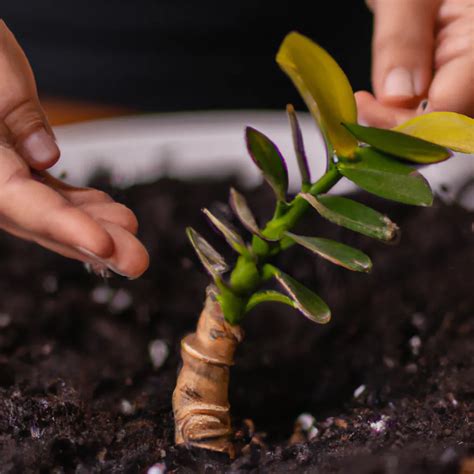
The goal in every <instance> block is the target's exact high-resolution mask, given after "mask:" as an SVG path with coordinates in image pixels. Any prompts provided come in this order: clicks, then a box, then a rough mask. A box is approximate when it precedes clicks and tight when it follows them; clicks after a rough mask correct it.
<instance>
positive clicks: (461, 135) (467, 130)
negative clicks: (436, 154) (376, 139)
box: [394, 112, 474, 153]
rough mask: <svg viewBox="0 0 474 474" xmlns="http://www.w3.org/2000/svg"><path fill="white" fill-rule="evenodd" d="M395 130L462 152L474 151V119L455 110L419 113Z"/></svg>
mask: <svg viewBox="0 0 474 474" xmlns="http://www.w3.org/2000/svg"><path fill="white" fill-rule="evenodd" d="M394 130H397V131H399V132H403V133H406V134H408V135H413V136H414V137H418V138H422V139H423V140H427V141H429V142H432V143H436V144H438V145H441V146H445V147H446V148H449V149H451V150H454V151H459V152H461V153H474V119H472V118H469V117H467V116H465V115H462V114H457V113H455V112H431V113H429V114H424V115H419V116H418V117H415V118H412V119H410V120H408V122H405V123H402V124H401V125H398V127H395V128H394Z"/></svg>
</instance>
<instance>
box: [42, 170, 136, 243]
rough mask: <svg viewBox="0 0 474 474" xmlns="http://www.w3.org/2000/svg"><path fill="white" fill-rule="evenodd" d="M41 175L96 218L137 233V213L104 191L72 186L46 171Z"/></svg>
mask: <svg viewBox="0 0 474 474" xmlns="http://www.w3.org/2000/svg"><path fill="white" fill-rule="evenodd" d="M41 176H42V177H43V180H44V182H45V183H46V184H48V186H51V187H52V188H53V189H55V190H56V191H57V192H58V193H59V194H60V195H61V196H63V197H64V198H65V199H67V200H68V201H69V202H70V203H71V204H74V205H75V206H77V207H79V208H80V209H82V210H83V211H85V212H87V213H88V214H89V215H90V216H92V217H93V218H94V219H96V220H104V221H107V222H110V223H112V224H116V225H119V226H121V227H123V228H124V229H125V230H127V231H128V232H130V233H132V234H134V235H135V234H136V233H137V231H138V221H137V218H136V216H135V214H134V213H133V212H132V211H131V210H130V209H128V207H126V206H124V205H123V204H119V203H117V202H115V201H114V200H113V199H112V198H111V197H110V196H109V195H108V194H106V193H104V192H103V191H99V190H97V189H92V188H77V187H74V186H70V185H68V184H66V183H64V182H63V181H60V180H59V179H57V178H54V177H53V176H51V175H50V174H49V173H46V172H45V173H42V175H41Z"/></svg>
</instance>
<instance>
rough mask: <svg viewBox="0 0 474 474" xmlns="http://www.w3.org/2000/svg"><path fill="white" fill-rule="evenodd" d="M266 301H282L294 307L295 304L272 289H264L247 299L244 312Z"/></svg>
mask: <svg viewBox="0 0 474 474" xmlns="http://www.w3.org/2000/svg"><path fill="white" fill-rule="evenodd" d="M267 302H276V303H283V304H287V305H288V306H291V307H292V308H295V304H294V302H293V300H292V299H290V298H288V296H286V295H284V294H282V293H280V292H278V291H273V290H265V291H257V292H256V293H254V294H253V295H252V296H251V297H250V298H249V300H248V302H247V306H246V307H245V312H246V313H248V312H249V311H250V310H252V309H253V308H255V306H257V305H258V304H260V303H267Z"/></svg>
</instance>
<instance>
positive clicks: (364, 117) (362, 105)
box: [355, 91, 421, 128]
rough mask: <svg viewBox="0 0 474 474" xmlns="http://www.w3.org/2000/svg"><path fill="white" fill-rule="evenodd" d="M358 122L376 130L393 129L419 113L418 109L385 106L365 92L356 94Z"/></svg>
mask: <svg viewBox="0 0 474 474" xmlns="http://www.w3.org/2000/svg"><path fill="white" fill-rule="evenodd" d="M355 98H356V102H357V113H358V122H359V123H361V124H364V125H368V126H371V127H378V128H393V127H396V126H397V125H399V124H401V123H403V122H406V121H407V120H409V119H411V118H412V117H414V116H416V115H418V114H419V113H421V110H420V109H416V108H413V109H408V108H401V107H394V106H391V105H386V104H383V103H381V102H380V101H378V100H377V99H376V98H375V97H374V96H373V95H372V94H370V93H369V92H366V91H360V92H356V94H355Z"/></svg>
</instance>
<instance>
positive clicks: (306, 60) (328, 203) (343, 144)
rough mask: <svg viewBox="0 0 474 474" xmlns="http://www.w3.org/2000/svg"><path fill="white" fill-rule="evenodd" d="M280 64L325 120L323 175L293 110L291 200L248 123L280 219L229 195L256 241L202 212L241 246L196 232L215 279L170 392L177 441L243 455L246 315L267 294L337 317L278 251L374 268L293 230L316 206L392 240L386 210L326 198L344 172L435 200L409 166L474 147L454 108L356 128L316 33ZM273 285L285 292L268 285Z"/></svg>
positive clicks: (340, 221)
mask: <svg viewBox="0 0 474 474" xmlns="http://www.w3.org/2000/svg"><path fill="white" fill-rule="evenodd" d="M276 59H277V62H278V64H279V65H280V67H281V68H282V69H283V71H285V73H286V74H287V75H288V76H289V77H290V78H291V80H292V81H293V83H294V85H295V86H296V87H297V89H298V91H299V92H300V94H301V95H302V97H303V99H304V101H305V102H306V104H307V106H308V108H309V110H310V112H311V114H312V115H313V117H314V118H315V120H316V123H317V124H318V125H319V127H320V129H321V131H322V133H323V136H324V138H325V142H326V155H327V156H326V160H327V162H326V171H325V173H324V174H323V175H322V176H321V177H320V178H319V179H317V180H316V181H312V180H311V177H310V172H309V168H308V163H307V158H306V154H305V150H304V146H303V138H302V135H301V131H300V128H299V126H298V121H297V118H296V115H295V111H294V109H293V107H292V106H288V109H287V112H288V116H289V121H290V125H291V131H292V134H293V141H294V148H295V153H296V158H297V162H298V165H299V169H300V172H301V178H302V183H301V192H300V193H299V194H297V195H296V197H294V198H293V199H290V200H289V199H288V197H287V185H288V175H287V168H286V165H285V161H284V159H283V157H282V156H281V154H280V152H279V150H278V148H277V147H276V145H275V144H274V143H273V142H272V141H270V139H269V138H267V137H266V136H265V135H264V134H262V133H260V132H258V131H257V130H255V129H253V128H250V127H248V128H247V129H246V131H245V135H246V141H247V148H248V151H249V154H250V156H251V157H252V159H253V161H254V162H255V164H256V165H257V166H258V167H259V168H260V171H261V172H262V175H263V177H264V178H265V180H266V181H267V182H268V184H269V185H270V186H271V188H272V189H273V191H274V194H275V198H276V204H275V210H274V214H273V217H272V218H271V219H270V220H269V221H268V222H266V224H265V226H263V227H259V226H258V225H257V222H256V220H255V218H254V217H253V215H252V212H251V210H250V208H249V206H248V205H247V202H246V200H245V198H244V197H243V196H242V195H241V194H239V193H238V192H237V191H236V190H234V189H231V191H230V204H231V207H232V209H233V211H234V213H235V215H236V217H237V218H238V219H239V220H240V222H241V223H242V224H243V226H244V227H245V228H246V229H247V230H248V231H249V232H250V234H251V235H252V238H251V242H250V243H247V242H245V241H244V238H243V237H242V236H240V235H239V234H238V233H237V232H236V231H235V230H234V229H233V228H232V227H231V226H230V225H229V224H228V223H227V222H225V221H224V220H222V219H220V218H218V217H216V216H215V215H213V214H212V213H211V212H210V211H209V210H207V209H204V213H205V214H206V216H207V217H208V219H209V220H210V221H211V223H212V224H213V226H214V227H215V228H216V229H217V230H218V231H219V232H220V233H221V234H222V235H223V237H224V238H225V240H226V241H227V243H228V244H229V245H230V246H231V247H232V249H233V250H234V251H235V252H237V254H238V257H237V260H236V262H235V264H234V265H233V266H232V267H229V265H228V264H227V263H226V262H225V260H224V258H223V257H222V256H221V255H220V254H219V253H218V252H217V251H216V250H214V249H213V248H212V247H211V245H210V244H209V243H208V242H206V241H205V240H204V239H203V237H202V236H201V235H199V234H198V233H197V232H196V231H195V230H193V229H191V228H188V230H187V233H188V237H189V239H190V241H191V243H192V245H193V247H194V249H195V251H196V253H197V255H198V257H199V259H200V260H201V263H202V264H203V265H204V267H205V269H206V270H207V271H208V272H209V274H210V276H211V277H212V280H213V283H211V284H210V285H209V286H208V288H207V298H206V301H205V305H204V309H203V311H202V313H201V315H200V318H199V322H198V326H197V329H196V332H195V333H192V334H189V335H188V336H186V337H185V338H184V339H183V340H182V344H181V354H182V358H183V367H182V369H181V372H180V374H179V376H178V381H177V385H176V389H175V391H174V394H173V410H174V416H175V428H176V435H175V437H176V443H177V444H187V445H192V446H197V447H201V448H206V449H210V450H214V451H221V452H226V453H228V454H229V455H230V456H233V454H234V447H233V443H232V428H231V418H230V407H229V402H228V395H227V392H228V382H229V367H230V366H231V365H232V364H233V360H234V352H235V350H236V348H237V345H238V344H239V343H240V342H241V341H242V338H243V331H242V329H241V327H240V323H241V322H242V319H243V317H244V316H245V315H246V314H247V313H249V312H250V311H251V310H252V309H253V308H255V307H256V306H257V305H259V304H261V303H264V302H266V301H276V302H279V303H284V304H287V305H289V306H291V307H293V308H295V309H297V310H299V311H300V312H301V313H302V314H303V315H304V316H306V317H307V318H309V319H311V320H312V321H314V322H316V323H327V322H328V321H329V319H330V317H331V313H330V310H329V308H328V306H327V305H326V303H325V302H324V301H323V300H322V299H321V298H320V297H319V296H318V295H316V294H315V293H313V291H311V290H310V289H308V288H306V287H305V286H303V285H302V284H301V283H299V282H298V281H296V280H295V279H293V278H292V277H291V276H290V275H287V274H286V273H284V272H283V271H282V270H280V269H279V268H278V267H277V266H275V264H274V263H273V262H274V260H275V257H276V256H277V255H278V254H279V253H280V252H282V251H284V250H285V249H286V248H288V247H290V246H292V245H295V244H296V245H300V246H302V247H304V248H305V249H307V250H309V251H310V252H313V253H314V254H317V255H318V256H319V257H322V258H324V259H326V260H329V261H331V262H333V263H335V264H336V265H340V266H342V267H345V268H347V269H349V270H353V271H359V272H368V271H370V269H371V261H370V258H369V257H368V256H367V255H365V254H364V253H363V252H361V251H360V250H356V249H354V248H351V247H349V246H347V245H345V244H342V243H339V242H335V241H332V240H328V239H323V238H319V237H307V236H303V235H297V234H295V233H293V232H292V229H293V228H294V226H295V225H296V223H297V222H298V221H299V220H300V219H301V217H302V216H303V214H305V213H306V212H307V211H308V210H310V209H313V210H315V211H316V212H317V213H318V214H319V215H320V216H321V217H322V218H324V219H327V220H329V221H331V222H333V223H335V224H337V225H339V226H343V227H346V228H348V229H351V230H352V231H355V232H359V233H361V234H364V235H366V236H369V237H372V238H375V239H379V240H382V241H390V240H392V239H394V237H395V236H396V234H397V226H396V224H395V223H393V222H392V221H391V220H390V219H389V218H388V217H386V216H384V215H382V214H380V213H379V212H377V211H375V210H373V209H370V208H369V207H367V206H365V205H363V204H360V203H358V202H356V201H354V200H351V199H348V198H346V197H340V196H334V195H330V194H327V193H328V191H330V190H331V188H332V187H333V186H334V185H335V184H336V183H337V182H338V181H339V180H340V179H342V178H347V179H349V180H350V181H352V182H353V183H355V184H356V185H358V186H359V187H360V188H362V189H364V190H366V191H368V192H370V193H372V194H375V195H377V196H380V197H383V198H386V199H390V200H393V201H398V202H401V203H404V204H412V205H418V206H429V205H431V203H432V200H433V195H432V192H431V189H430V187H429V185H428V183H427V182H426V181H425V179H424V178H423V177H422V176H421V175H420V174H419V173H418V172H417V171H416V170H415V169H414V168H413V167H412V166H409V165H408V164H407V163H406V162H411V163H415V164H419V165H423V164H430V163H437V162H440V161H444V160H446V159H448V158H449V157H450V156H451V155H452V153H451V151H450V150H455V151H459V152H463V153H473V152H474V120H472V119H470V118H468V117H465V116H463V115H459V114H456V113H440V112H434V113H430V114H426V115H421V116H419V117H416V118H414V119H412V120H409V121H408V122H406V123H404V124H403V125H400V126H399V127H397V128H396V129H395V130H382V129H377V128H372V127H364V126H362V125H358V124H357V110H356V104H355V101H354V95H353V92H352V89H351V86H350V84H349V82H348V80H347V78H346V76H345V75H344V73H343V71H342V70H341V69H340V68H339V66H338V65H337V63H336V62H335V61H334V60H333V59H332V58H331V56H329V54H328V53H326V52H325V51H324V50H323V49H322V48H320V47H319V46H318V45H316V44H315V43H313V42H312V41H311V40H309V39H308V38H306V37H304V36H302V35H300V34H298V33H290V34H289V35H288V36H287V37H286V38H285V40H284V41H283V43H282V45H281V47H280V50H279V52H278V55H277V58H276ZM270 280H274V281H275V282H276V283H277V284H278V285H279V286H280V287H281V289H282V290H283V292H279V291H275V290H268V289H263V287H264V285H265V284H267V282H269V281H270Z"/></svg>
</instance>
